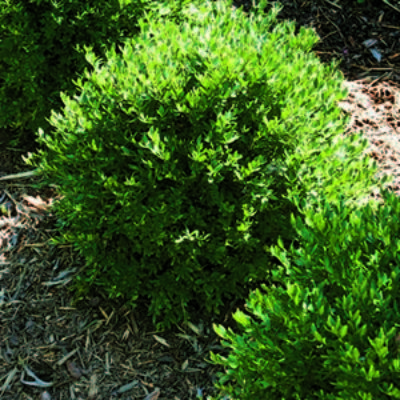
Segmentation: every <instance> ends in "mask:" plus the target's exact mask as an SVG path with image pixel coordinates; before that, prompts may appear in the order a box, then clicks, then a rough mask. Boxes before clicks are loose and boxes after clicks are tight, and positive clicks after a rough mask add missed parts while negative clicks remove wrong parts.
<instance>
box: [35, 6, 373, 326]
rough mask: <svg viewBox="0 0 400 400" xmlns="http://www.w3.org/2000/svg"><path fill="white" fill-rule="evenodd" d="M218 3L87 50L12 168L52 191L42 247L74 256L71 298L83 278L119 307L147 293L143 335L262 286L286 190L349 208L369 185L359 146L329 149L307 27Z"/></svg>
mask: <svg viewBox="0 0 400 400" xmlns="http://www.w3.org/2000/svg"><path fill="white" fill-rule="evenodd" d="M263 5H265V4H264V3H262V4H261V5H260V6H259V8H258V10H257V11H259V10H260V9H262V7H263ZM230 6H231V2H223V3H222V2H217V3H210V2H207V3H205V4H204V5H198V6H196V5H194V4H190V5H188V6H185V7H184V8H183V9H182V11H181V12H182V21H183V22H181V23H180V24H177V23H175V22H173V21H160V20H159V19H158V18H155V17H156V14H154V12H150V13H149V14H148V15H146V17H144V18H142V19H141V20H140V21H139V25H140V34H138V35H137V36H135V37H134V38H132V39H130V40H127V41H126V43H125V45H124V47H123V48H122V49H121V54H117V52H116V50H115V46H113V47H112V48H111V49H110V50H109V51H108V52H107V54H106V59H105V60H102V59H100V58H99V57H97V56H96V55H95V54H94V53H93V52H92V51H90V50H88V51H87V54H86V58H87V61H88V62H89V63H90V64H91V65H92V66H93V72H88V71H86V72H85V75H84V77H81V78H79V79H78V80H77V81H76V82H75V83H76V85H77V86H78V87H79V88H80V94H79V95H77V96H75V98H74V99H72V98H71V97H69V96H67V95H65V94H64V93H62V94H61V97H62V99H63V101H64V103H65V107H64V109H63V112H62V113H54V112H53V113H52V118H51V120H50V122H51V124H52V126H53V127H54V128H53V129H52V130H50V129H49V130H48V131H47V132H46V133H45V132H44V131H43V130H39V138H38V140H39V142H40V143H42V144H44V145H45V146H46V147H47V148H46V149H45V150H43V149H42V150H40V151H39V152H38V154H35V155H31V157H29V158H28V160H27V161H28V163H30V164H32V163H36V166H37V167H38V168H39V169H40V172H41V173H42V174H43V175H44V176H45V178H46V179H45V180H44V181H43V182H44V183H46V182H57V184H58V185H59V189H60V192H61V194H62V195H63V198H62V199H61V200H60V201H59V202H57V203H56V204H55V211H56V212H57V213H58V215H59V216H60V226H59V227H60V229H61V230H64V233H63V234H62V235H61V237H60V238H58V239H57V240H55V241H54V243H65V242H72V243H74V245H75V247H76V249H78V250H79V251H80V252H81V254H82V255H84V257H85V259H86V260H87V266H86V268H85V270H84V271H83V272H84V274H81V275H80V276H79V277H78V280H77V282H76V286H75V289H77V290H78V292H77V293H78V295H77V296H78V297H79V296H83V295H84V294H85V293H86V292H87V290H88V288H89V287H90V286H91V285H92V284H97V285H100V286H103V287H104V289H105V290H106V291H107V293H108V294H109V296H110V297H118V296H124V297H125V298H127V301H128V302H129V304H131V305H132V306H135V305H136V304H137V300H138V299H139V297H143V298H148V299H149V313H150V314H151V315H152V316H153V319H154V321H156V319H157V318H158V317H161V321H160V322H159V323H158V327H161V326H169V325H170V324H171V323H174V322H178V321H180V320H181V319H182V318H183V317H184V316H185V315H186V313H187V310H188V309H189V306H190V305H195V306H196V307H200V308H201V307H205V308H206V311H207V312H214V313H216V314H218V312H219V310H220V307H221V305H223V302H224V299H227V298H232V297H235V298H244V296H246V294H248V288H249V285H253V284H256V283H257V282H266V281H267V280H268V279H269V278H270V272H271V261H272V260H273V258H274V257H273V256H272V255H271V254H269V252H268V249H269V246H270V245H271V244H275V243H276V240H277V239H278V237H282V238H283V239H284V240H287V241H290V242H291V241H293V240H294V234H295V231H294V229H293V228H292V227H291V226H290V220H289V218H290V217H289V216H290V214H291V213H294V214H296V215H299V214H298V212H297V209H296V207H295V206H294V205H293V203H292V201H291V198H292V197H293V196H295V195H297V196H299V197H300V198H302V199H303V198H309V201H310V202H311V197H310V193H312V192H313V191H315V190H317V189H318V190H319V191H322V192H324V193H325V195H326V196H327V197H328V198H330V199H331V200H332V201H334V200H335V199H336V198H337V197H338V192H339V191H343V192H346V193H347V198H348V199H349V200H348V203H349V206H350V205H352V206H356V205H358V204H359V202H360V199H361V198H362V196H363V195H364V196H365V193H368V190H371V186H372V185H373V184H374V182H373V173H374V169H373V168H372V165H371V161H370V160H367V159H361V157H360V155H361V154H362V152H363V150H364V148H365V146H366V143H365V142H364V143H360V142H359V138H355V137H352V138H348V139H341V140H337V139H338V135H339V134H340V133H342V132H343V131H344V127H345V125H346V121H345V120H344V119H342V118H339V117H340V110H339V109H338V108H337V101H338V100H340V99H343V98H344V97H345V95H346V94H347V93H346V91H345V90H343V89H342V77H341V75H340V74H339V73H338V72H337V71H336V70H335V68H334V66H333V65H331V66H323V65H322V64H321V63H320V62H319V60H318V59H317V58H316V57H315V56H314V55H313V54H310V53H309V52H310V50H311V48H312V46H313V45H314V44H315V43H316V42H317V40H318V38H317V36H316V34H315V32H314V31H313V30H310V29H304V28H302V29H300V32H299V34H298V35H295V32H294V31H295V27H294V24H293V23H288V22H285V23H283V24H277V23H276V15H277V13H278V12H279V9H278V8H277V7H274V8H273V9H272V10H271V11H270V12H269V13H268V14H267V15H260V13H258V12H255V13H254V14H252V15H250V16H249V17H247V16H246V15H245V14H244V13H243V12H242V11H241V10H232V9H231V7H230ZM356 139H357V140H356ZM343 154H344V155H346V156H347V159H346V157H343ZM349 176H351V177H352V178H353V179H352V182H351V183H350V184H349V182H347V180H348V177H349ZM65 231H66V232H65ZM187 317H188V318H190V315H187Z"/></svg>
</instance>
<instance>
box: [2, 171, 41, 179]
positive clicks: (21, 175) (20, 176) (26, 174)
mask: <svg viewBox="0 0 400 400" xmlns="http://www.w3.org/2000/svg"><path fill="white" fill-rule="evenodd" d="M38 171H39V170H38V169H34V170H33V171H28V172H20V173H19V174H12V175H6V176H2V177H0V181H5V180H8V179H24V178H29V177H31V176H35V175H38Z"/></svg>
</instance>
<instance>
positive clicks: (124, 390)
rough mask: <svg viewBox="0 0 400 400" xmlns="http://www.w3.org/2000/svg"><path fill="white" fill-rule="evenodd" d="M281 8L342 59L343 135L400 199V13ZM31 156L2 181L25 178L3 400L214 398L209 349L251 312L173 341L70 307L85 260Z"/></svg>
mask: <svg viewBox="0 0 400 400" xmlns="http://www.w3.org/2000/svg"><path fill="white" fill-rule="evenodd" d="M282 4H283V5H284V9H283V11H282V12H281V14H280V19H292V20H296V25H297V26H298V27H300V26H302V25H303V26H309V27H314V28H315V29H316V31H317V33H318V34H319V36H320V38H321V41H320V43H319V44H318V45H317V46H316V47H315V52H316V53H317V54H318V56H319V57H320V59H321V61H323V62H327V63H329V62H330V61H332V60H333V59H340V60H342V63H341V65H340V69H341V70H342V71H343V74H344V76H345V78H346V80H347V84H348V85H349V88H350V95H349V98H348V99H347V100H346V101H344V102H342V103H341V104H340V106H341V107H342V108H343V110H344V112H347V113H349V115H350V116H351V122H350V124H349V129H348V131H347V132H346V134H351V133H352V132H355V131H359V130H360V129H361V130H363V131H364V133H365V135H366V137H367V138H368V139H369V140H370V143H371V148H370V150H369V153H370V154H371V155H372V156H373V157H375V158H376V160H377V162H378V164H379V166H380V169H381V173H385V171H386V172H390V173H392V174H393V175H394V176H395V177H396V181H395V184H394V185H392V189H393V190H394V191H395V192H396V193H399V190H400V188H399V183H400V181H399V175H400V174H399V172H398V159H399V158H398V157H397V155H398V152H399V147H397V145H398V135H399V133H400V122H399V120H400V113H399V112H400V111H399V108H400V105H399V104H400V103H399V101H400V98H399V86H398V84H399V83H400V63H399V62H400V26H399V22H398V21H400V19H399V17H400V4H398V3H396V2H394V1H392V3H391V4H392V6H390V5H387V4H386V3H384V2H383V1H375V2H372V1H370V2H366V3H365V4H363V5H359V4H357V3H356V2H345V1H340V2H338V3H337V4H335V3H333V2H331V1H327V0H326V1H322V0H321V1H317V0H315V1H307V0H305V1H302V2H300V1H299V2H296V1H294V0H284V1H283V2H282ZM236 5H239V3H238V2H237V3H236ZM247 10H248V9H247ZM366 41H369V42H366ZM370 44H371V47H368V45H370ZM371 50H372V51H371ZM378 53H379V54H380V55H381V58H380V57H379V55H378ZM376 57H377V58H376ZM33 147H34V146H33ZM32 150H33V149H31V151H32ZM22 155H26V150H25V151H20V150H19V149H4V150H3V151H2V152H1V153H0V160H1V163H0V176H2V177H6V176H8V175H10V174H11V175H17V176H14V177H11V178H8V179H3V180H0V203H1V204H0V205H2V206H4V207H2V212H3V213H4V215H3V217H2V218H1V219H0V234H1V236H0V398H1V399H4V400H11V399H18V400H20V399H21V400H22V399H42V400H45V399H57V400H61V399H81V400H89V399H91V400H95V399H96V400H100V399H124V400H128V399H145V400H157V399H158V400H164V399H165V400H166V399H168V400H172V399H173V400H178V399H179V400H186V399H196V395H197V394H202V395H203V397H202V398H206V397H207V396H208V395H216V391H215V390H214V388H213V380H214V379H215V373H216V372H217V371H218V370H219V371H220V370H221V369H219V368H216V367H214V366H212V365H209V364H207V363H206V362H205V361H204V359H205V358H208V356H209V351H210V350H213V351H214V352H220V353H221V354H225V355H227V354H228V353H227V351H226V350H225V349H223V348H222V347H221V343H220V341H219V340H218V337H217V335H216V334H215V333H214V331H213V330H212V323H213V322H218V323H223V324H224V326H225V327H228V326H232V327H233V328H235V327H236V324H235V322H234V321H232V312H234V310H235V309H237V308H241V309H243V308H244V304H243V302H237V303H230V304H227V306H226V309H225V310H224V312H223V313H222V315H221V317H220V318H216V319H215V321H212V320H210V319H209V318H208V319H207V318H206V317H203V316H201V315H199V318H198V321H197V322H196V324H195V325H190V326H187V325H182V326H177V327H176V328H174V329H171V330H169V331H164V332H155V331H154V328H153V326H152V324H151V320H150V318H149V317H148V316H147V311H146V305H145V304H142V305H141V306H140V307H139V308H138V309H137V310H135V312H131V311H129V310H127V309H126V308H125V307H124V306H123V303H121V302H119V301H115V300H113V301H111V300H109V299H107V298H106V297H105V296H104V294H102V293H101V292H100V291H96V290H94V289H93V290H92V292H91V293H90V295H89V296H88V297H87V298H86V299H85V300H84V301H82V302H80V303H79V304H76V305H72V304H71V299H72V293H71V292H70V291H68V287H70V285H71V281H72V279H73V277H74V276H75V275H76V274H77V273H78V270H79V268H81V267H82V266H83V260H82V258H81V257H80V256H79V254H77V252H75V251H74V250H73V248H72V247H70V246H58V247H55V246H52V245H50V244H49V239H50V238H51V237H52V236H54V235H55V228H54V227H55V222H56V217H55V216H54V215H52V214H51V212H49V211H48V206H49V205H50V204H51V202H52V201H54V199H55V198H56V197H57V194H56V188H55V187H49V188H47V189H41V190H39V189H36V188H35V184H37V183H38V182H39V180H40V179H39V178H38V177H37V176H34V175H33V176H29V174H28V176H26V175H25V176H24V175H18V174H19V173H23V172H26V171H29V168H28V167H27V166H26V165H25V164H24V162H23V161H22V158H21V156H22ZM371 195H372V194H371ZM375 195H376V194H375Z"/></svg>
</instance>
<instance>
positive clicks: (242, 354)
mask: <svg viewBox="0 0 400 400" xmlns="http://www.w3.org/2000/svg"><path fill="white" fill-rule="evenodd" d="M381 193H383V197H384V199H385V204H384V206H382V207H380V208H379V209H378V210H376V211H374V210H372V208H371V207H370V205H366V206H365V207H363V208H361V209H359V210H356V211H353V212H350V210H349V208H348V207H346V206H345V205H344V202H343V201H341V202H340V204H339V205H334V206H333V205H331V204H329V202H327V201H326V200H325V199H324V200H319V203H320V206H321V207H320V208H319V209H316V208H315V207H310V206H309V205H307V206H306V203H305V202H303V203H302V206H301V210H302V212H303V213H304V219H302V218H299V217H297V218H294V217H293V218H292V224H293V226H295V228H296V231H297V232H298V234H299V237H301V239H300V245H299V248H297V249H294V247H293V246H291V248H290V250H285V248H284V246H283V244H282V242H281V241H280V242H279V245H278V246H273V249H272V252H273V254H275V255H276V256H277V257H278V258H279V260H280V261H281V263H282V266H281V269H280V271H279V273H276V274H275V278H276V280H277V281H278V282H280V285H276V286H272V287H269V288H268V287H266V286H265V285H263V290H262V291H260V290H256V291H255V292H253V293H252V294H251V295H250V299H249V301H248V303H247V306H248V309H249V312H250V313H251V314H253V315H254V318H253V317H252V316H251V317H250V316H249V315H247V314H246V313H244V312H237V313H236V314H235V315H234V318H235V320H236V321H237V322H238V324H239V325H240V327H241V329H242V330H243V331H244V333H242V334H240V335H239V334H234V333H233V331H232V330H231V329H229V331H226V330H225V328H224V327H222V326H215V330H216V332H217V333H218V334H219V335H220V336H221V337H222V338H224V339H225V341H224V342H223V343H224V345H225V346H228V347H231V348H232V349H233V350H232V352H231V354H230V355H229V357H228V358H223V357H221V356H220V355H215V354H214V353H211V360H212V362H213V363H216V364H221V365H224V367H225V368H226V369H227V372H226V374H221V377H220V380H219V382H218V384H217V385H216V386H217V387H218V388H219V389H221V390H222V392H223V393H225V394H226V393H228V394H229V395H232V398H234V399H241V400H245V399H254V398H263V399H271V400H272V399H286V400H289V399H298V400H300V399H305V398H306V399H310V400H311V399H324V400H325V399H329V400H339V399H340V400H342V399H354V400H375V399H382V400H383V399H392V398H393V399H398V398H400V384H399V377H400V360H399V348H398V345H399V343H398V342H399V338H400V336H399V316H400V314H399V308H398V307H399V300H400V268H399V266H398V264H399V255H398V249H399V246H400V240H399V235H398V232H399V228H400V219H399V213H400V201H399V199H398V197H397V196H395V195H393V194H390V195H389V194H388V192H384V191H383V190H382V191H381ZM342 200H343V199H342Z"/></svg>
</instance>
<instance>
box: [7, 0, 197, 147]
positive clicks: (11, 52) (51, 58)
mask: <svg viewBox="0 0 400 400" xmlns="http://www.w3.org/2000/svg"><path fill="white" fill-rule="evenodd" d="M185 3H190V1H188V0H183V1H179V0H178V1H175V0H174V1H168V0H167V1H164V2H160V1H158V0H88V1H82V0H74V1H71V0H69V1H55V0H10V1H1V2H0V137H1V138H5V139H6V140H5V142H7V143H10V144H12V145H19V144H20V143H21V144H22V145H23V146H24V145H25V143H26V144H28V143H29V142H34V140H35V136H34V133H36V132H37V130H38V128H39V127H41V128H42V129H44V130H48V129H49V128H50V124H49V122H48V121H47V119H48V118H49V117H50V116H51V110H52V109H54V110H56V111H59V110H60V109H61V108H62V107H63V103H62V101H61V98H60V92H61V91H63V92H64V93H66V94H69V95H70V96H72V95H73V94H74V93H75V90H76V88H75V86H74V84H73V83H72V80H73V79H77V78H78V76H79V75H80V74H81V73H83V71H84V69H85V67H87V68H88V69H89V70H93V68H92V66H91V65H89V64H88V63H87V61H86V60H85V55H84V50H83V47H84V46H92V48H93V51H94V52H95V54H96V55H98V56H100V57H104V55H105V51H106V49H107V48H109V47H110V45H111V44H113V43H117V44H122V43H123V42H124V41H125V39H126V38H128V37H132V36H134V35H136V34H137V33H138V31H139V28H138V22H137V21H138V18H139V17H140V16H143V15H144V13H145V11H148V10H150V9H155V10H157V12H158V16H163V17H167V16H168V18H170V19H174V18H178V16H179V9H180V7H181V5H182V4H185ZM118 51H119V50H117V52H118Z"/></svg>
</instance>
